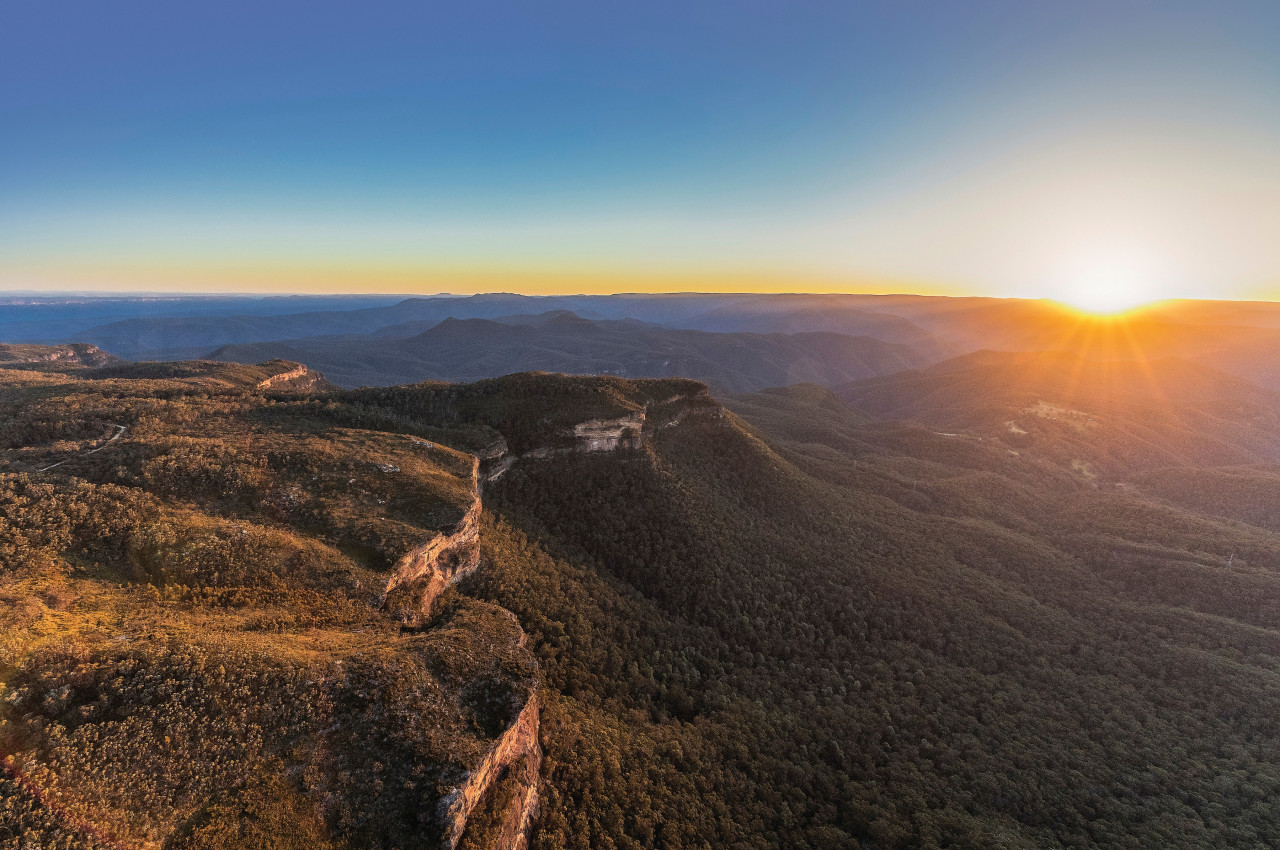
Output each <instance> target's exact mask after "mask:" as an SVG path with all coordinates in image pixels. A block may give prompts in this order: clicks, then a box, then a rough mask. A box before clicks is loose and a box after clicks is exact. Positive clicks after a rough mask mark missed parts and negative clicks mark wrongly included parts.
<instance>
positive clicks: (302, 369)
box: [257, 363, 311, 390]
mask: <svg viewBox="0 0 1280 850" xmlns="http://www.w3.org/2000/svg"><path fill="white" fill-rule="evenodd" d="M309 377H311V373H310V372H309V371H307V367H306V366H304V365H302V364H301V363H299V364H297V365H296V366H294V368H292V369H290V370H288V371H287V372H280V373H279V374H276V375H272V376H271V377H269V378H263V379H262V380H261V381H258V386H257V388H258V389H260V390H267V389H271V388H272V387H278V386H280V385H281V384H287V383H290V382H292V381H296V380H298V379H300V378H309Z"/></svg>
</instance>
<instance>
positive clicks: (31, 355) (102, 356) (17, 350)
mask: <svg viewBox="0 0 1280 850" xmlns="http://www.w3.org/2000/svg"><path fill="white" fill-rule="evenodd" d="M116 362H119V358H118V357H116V356H114V355H112V354H108V353H107V352H105V351H103V350H102V349H100V348H98V346H96V345H90V344H88V343H86V342H73V343H71V344H70V345H14V344H6V343H0V363H75V364H79V365H81V366H105V365H107V364H108V363H116Z"/></svg>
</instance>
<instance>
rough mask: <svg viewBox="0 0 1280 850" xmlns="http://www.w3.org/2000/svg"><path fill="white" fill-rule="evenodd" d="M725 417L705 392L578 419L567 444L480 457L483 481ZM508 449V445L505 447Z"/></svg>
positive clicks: (627, 446)
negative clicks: (693, 421) (527, 464)
mask: <svg viewBox="0 0 1280 850" xmlns="http://www.w3.org/2000/svg"><path fill="white" fill-rule="evenodd" d="M696 416H702V417H708V418H713V419H723V418H724V408H722V407H721V406H720V404H719V403H718V402H716V401H715V400H714V399H712V398H711V396H710V394H709V393H707V392H705V391H703V392H699V393H690V394H684V395H674V396H671V397H670V398H666V399H663V400H661V401H654V402H649V403H648V404H646V405H645V406H644V407H643V408H641V409H639V410H636V411H633V412H631V413H628V414H625V415H623V416H618V417H615V418H612V419H588V420H586V421H584V422H579V423H578V424H576V425H574V426H573V427H572V428H571V429H569V430H568V431H567V432H566V433H565V434H564V435H563V436H564V437H565V438H568V439H567V440H566V441H565V442H566V443H568V444H567V445H551V446H541V447H539V448H535V449H530V450H529V451H526V452H523V453H522V454H519V455H512V454H508V453H506V452H505V451H502V452H497V451H491V452H489V453H488V454H486V455H483V456H482V457H481V460H482V461H483V472H482V473H481V475H480V478H481V480H482V481H484V482H491V481H496V480H498V479H499V478H501V477H502V475H503V474H504V473H506V471H507V470H509V469H510V468H511V467H512V466H514V465H515V463H516V462H517V461H520V460H537V459H542V458H550V457H555V456H556V455H565V454H574V453H578V452H603V451H616V450H618V449H636V448H640V447H642V446H644V445H645V443H646V442H648V440H649V439H650V438H651V437H652V436H653V434H654V433H655V432H657V431H659V430H662V429H664V428H671V427H674V426H676V425H679V424H680V423H681V422H683V421H685V420H686V419H688V418H690V417H696ZM503 448H504V449H505V445H504V446H503Z"/></svg>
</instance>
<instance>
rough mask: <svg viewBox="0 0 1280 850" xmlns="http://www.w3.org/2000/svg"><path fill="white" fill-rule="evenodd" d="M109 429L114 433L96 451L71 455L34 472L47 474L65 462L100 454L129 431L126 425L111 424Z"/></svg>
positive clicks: (91, 450) (90, 450)
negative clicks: (96, 453)
mask: <svg viewBox="0 0 1280 850" xmlns="http://www.w3.org/2000/svg"><path fill="white" fill-rule="evenodd" d="M111 427H112V428H115V429H116V432H115V433H114V434H112V435H111V437H110V438H109V439H108V440H107V441H106V442H105V443H103V444H102V445H100V446H98V447H97V448H96V449H89V450H88V451H84V452H80V453H79V454H74V455H72V456H71V457H69V458H66V459H65V460H60V461H58V462H57V463H51V464H49V465H48V466H46V467H44V468H43V469H37V470H36V472H48V471H49V470H51V469H53V468H55V467H58V466H62V465H63V464H64V463H66V462H67V461H70V460H75V459H76V458H78V457H80V456H81V455H91V454H93V453H94V452H100V451H102V450H103V449H105V448H106V447H107V446H109V445H111V444H112V443H114V442H115V441H116V440H118V439H120V437H121V435H123V434H124V432H125V431H128V430H129V426H128V425H116V424H114V423H113V424H112V425H111Z"/></svg>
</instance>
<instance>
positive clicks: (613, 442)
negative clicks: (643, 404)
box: [573, 410, 645, 452]
mask: <svg viewBox="0 0 1280 850" xmlns="http://www.w3.org/2000/svg"><path fill="white" fill-rule="evenodd" d="M644 421H645V411H643V410H637V411H636V412H635V413H631V414H628V415H626V416H619V417H618V418H617V419H588V420H587V421H586V422H579V423H578V424H577V425H575V426H573V436H574V438H575V439H576V440H577V443H576V445H575V448H576V449H577V450H578V451H581V452H607V451H613V450H614V449H621V448H629V449H630V448H638V447H639V446H640V444H641V443H642V442H643V436H642V435H643V433H644Z"/></svg>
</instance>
